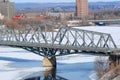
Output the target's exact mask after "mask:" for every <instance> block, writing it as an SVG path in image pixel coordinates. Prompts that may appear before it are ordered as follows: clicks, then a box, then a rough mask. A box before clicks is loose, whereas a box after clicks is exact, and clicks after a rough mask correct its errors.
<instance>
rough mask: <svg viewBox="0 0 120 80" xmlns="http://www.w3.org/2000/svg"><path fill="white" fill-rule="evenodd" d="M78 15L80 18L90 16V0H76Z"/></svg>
mask: <svg viewBox="0 0 120 80" xmlns="http://www.w3.org/2000/svg"><path fill="white" fill-rule="evenodd" d="M76 15H77V17H79V18H83V17H86V16H88V0H76Z"/></svg>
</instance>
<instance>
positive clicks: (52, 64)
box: [43, 57, 56, 68]
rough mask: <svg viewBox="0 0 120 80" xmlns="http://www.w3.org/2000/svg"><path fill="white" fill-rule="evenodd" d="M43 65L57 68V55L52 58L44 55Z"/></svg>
mask: <svg viewBox="0 0 120 80" xmlns="http://www.w3.org/2000/svg"><path fill="white" fill-rule="evenodd" d="M43 66H44V67H54V68H56V57H52V58H48V57H44V59H43Z"/></svg>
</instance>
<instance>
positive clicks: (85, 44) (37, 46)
mask: <svg viewBox="0 0 120 80" xmlns="http://www.w3.org/2000/svg"><path fill="white" fill-rule="evenodd" d="M0 45H6V46H13V47H20V48H23V49H26V50H28V51H31V52H33V53H36V54H39V55H41V56H46V57H54V56H61V55H68V54H73V53H81V52H87V53H95V54H99V53H100V54H105V55H106V54H109V53H117V52H120V49H118V48H117V46H116V44H115V42H114V40H113V38H112V37H111V35H110V34H107V33H101V32H94V31H88V30H82V29H77V28H69V27H61V28H59V29H58V30H56V31H51V32H50V31H47V30H46V31H42V30H41V28H40V27H25V28H24V29H23V28H22V29H14V28H13V29H8V28H5V29H2V30H0Z"/></svg>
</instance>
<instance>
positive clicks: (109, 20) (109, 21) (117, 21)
mask: <svg viewBox="0 0 120 80" xmlns="http://www.w3.org/2000/svg"><path fill="white" fill-rule="evenodd" d="M87 21H88V22H105V23H115V24H120V19H108V20H87Z"/></svg>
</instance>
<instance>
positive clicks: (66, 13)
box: [47, 11, 74, 19]
mask: <svg viewBox="0 0 120 80" xmlns="http://www.w3.org/2000/svg"><path fill="white" fill-rule="evenodd" d="M47 16H49V17H56V18H60V19H69V18H73V17H74V12H70V11H58V12H54V11H53V12H48V13H47Z"/></svg>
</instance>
